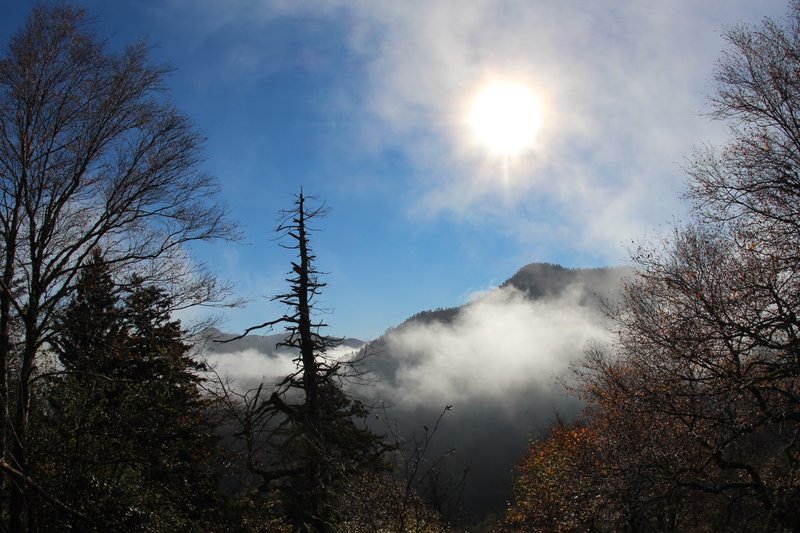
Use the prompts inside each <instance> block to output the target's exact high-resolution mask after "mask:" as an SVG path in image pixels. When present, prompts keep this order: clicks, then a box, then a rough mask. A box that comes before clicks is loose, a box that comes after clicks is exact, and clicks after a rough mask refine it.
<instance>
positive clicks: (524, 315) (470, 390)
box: [379, 285, 609, 410]
mask: <svg viewBox="0 0 800 533" xmlns="http://www.w3.org/2000/svg"><path fill="white" fill-rule="evenodd" d="M584 298H585V294H584V290H583V288H582V287H581V286H578V285H574V286H571V287H569V288H568V289H567V290H566V291H564V292H563V293H562V294H560V295H559V296H558V297H556V298H549V299H543V300H530V299H528V298H527V297H526V296H525V294H524V293H523V292H522V291H520V290H518V289H516V288H514V287H510V286H509V287H503V288H499V289H496V290H494V291H492V292H490V293H488V294H486V295H484V296H482V297H479V298H477V299H476V300H473V301H472V302H470V303H468V304H467V305H466V306H464V307H463V308H462V309H461V311H460V312H459V313H458V315H457V316H456V317H455V319H454V320H453V322H452V323H449V324H448V323H441V322H430V323H426V322H412V323H411V324H410V325H408V326H405V327H401V328H398V329H397V330H395V331H393V332H390V333H389V334H388V336H387V343H386V347H387V351H388V353H390V354H392V357H394V358H396V363H397V368H396V371H395V373H394V376H393V378H392V379H391V380H386V381H384V382H383V383H382V384H381V385H380V392H379V394H382V395H385V396H386V397H388V398H389V399H390V400H392V401H393V402H394V403H396V404H398V405H402V406H403V408H404V409H405V408H414V407H418V406H443V405H445V404H456V405H458V404H463V403H474V402H481V403H487V402H489V403H491V404H493V405H499V406H503V407H505V408H506V410H508V409H510V408H511V406H512V405H514V404H516V401H517V399H518V398H519V396H520V395H524V394H527V393H529V392H530V391H531V390H532V389H537V390H539V391H540V392H542V393H545V394H559V392H558V391H560V389H561V385H560V384H559V383H557V378H558V377H562V376H565V375H566V374H567V372H568V369H569V366H570V364H571V363H573V362H575V361H576V360H577V359H578V358H579V357H581V355H582V354H583V350H584V348H585V346H586V344H587V343H588V342H604V341H606V340H608V337H609V333H608V329H607V328H606V327H605V326H606V325H605V324H604V323H603V319H602V317H601V315H600V314H599V313H598V311H597V310H596V308H593V307H587V306H586V305H582V304H581V302H582V301H583V299H584Z"/></svg>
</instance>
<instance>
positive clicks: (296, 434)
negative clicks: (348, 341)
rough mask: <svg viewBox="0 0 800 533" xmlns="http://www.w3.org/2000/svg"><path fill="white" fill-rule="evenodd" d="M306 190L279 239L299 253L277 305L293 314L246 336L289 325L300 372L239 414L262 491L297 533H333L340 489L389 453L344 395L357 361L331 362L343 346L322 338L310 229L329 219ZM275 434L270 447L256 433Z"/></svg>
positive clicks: (254, 395) (287, 343)
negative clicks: (276, 499) (275, 495)
mask: <svg viewBox="0 0 800 533" xmlns="http://www.w3.org/2000/svg"><path fill="white" fill-rule="evenodd" d="M308 201H309V198H308V197H306V196H305V195H304V194H303V193H302V191H301V192H300V194H299V195H297V197H296V201H295V207H294V208H293V209H292V210H289V211H286V212H284V213H282V217H281V222H280V223H279V225H278V228H277V231H278V233H279V234H280V235H281V236H282V237H284V238H285V239H288V240H289V241H290V244H287V245H283V246H284V247H285V248H289V249H292V250H296V251H297V259H296V260H295V261H293V262H292V270H291V273H290V277H289V278H288V279H287V280H286V281H287V282H288V283H289V290H288V291H287V292H286V293H284V294H279V295H277V296H275V297H274V298H273V300H275V301H278V302H281V303H283V304H285V305H286V306H287V310H288V311H287V312H286V313H285V314H284V315H283V316H282V317H280V318H278V319H276V320H271V321H268V322H265V323H263V324H259V325H257V326H253V327H251V328H248V329H247V330H246V331H245V333H244V334H243V335H241V336H239V337H237V338H241V337H242V336H244V335H246V334H248V333H250V332H251V331H254V330H258V329H263V328H271V327H274V326H276V325H278V324H283V325H284V326H285V329H286V337H285V339H284V340H283V341H282V342H280V343H279V344H278V346H279V347H286V348H290V349H293V350H297V353H298V355H297V358H296V359H295V363H296V364H297V370H296V372H294V373H292V374H290V375H288V376H286V377H285V378H284V379H282V380H281V381H280V382H279V383H278V384H277V385H276V386H275V388H274V389H273V390H272V391H271V392H269V393H268V394H269V396H268V397H266V394H267V393H265V392H263V391H264V385H262V386H261V387H259V388H258V389H255V390H254V391H251V393H250V394H249V395H247V396H246V399H247V401H246V402H244V403H243V404H242V405H241V407H242V408H243V410H240V415H239V417H240V422H241V423H242V426H243V431H242V432H241V433H240V435H241V436H242V437H243V438H244V439H245V441H246V442H247V444H246V446H247V467H248V469H249V470H250V472H252V473H253V474H255V475H257V476H258V477H259V478H260V479H261V490H262V491H263V492H268V491H269V490H270V489H272V488H278V489H279V491H280V493H281V494H282V504H283V507H284V510H285V513H286V517H287V519H288V521H289V522H290V523H291V524H292V526H293V527H294V529H295V530H296V531H315V532H324V531H331V530H332V527H333V526H332V518H333V516H334V511H335V510H334V509H333V508H332V503H331V502H332V501H333V496H334V494H335V491H336V490H337V487H342V486H343V485H342V482H343V481H344V480H346V479H347V478H348V477H352V476H354V475H357V474H359V473H360V472H362V471H363V470H364V469H367V470H369V469H382V468H383V464H382V461H381V456H382V455H383V453H384V452H385V451H386V449H387V447H386V446H385V445H384V444H383V443H382V440H381V438H380V437H378V436H377V435H375V434H373V433H371V432H370V431H369V430H368V429H367V428H366V427H364V426H361V425H360V424H357V423H356V420H357V419H359V418H362V419H363V418H364V417H366V415H367V410H366V408H365V407H364V405H362V403H361V402H360V401H358V400H356V399H354V398H352V397H350V396H349V395H348V394H347V393H346V392H345V391H344V390H343V388H342V385H343V380H345V379H347V377H348V376H351V375H352V374H351V371H352V370H353V368H354V367H353V365H354V361H340V360H335V359H333V358H331V357H329V356H328V351H329V350H330V349H332V348H334V347H336V346H337V345H338V344H339V343H340V341H341V339H338V338H334V337H330V336H327V335H324V334H322V333H321V329H322V328H324V327H325V326H326V324H325V323H324V322H323V320H322V319H320V318H319V317H318V316H317V314H316V312H315V304H316V298H317V296H318V295H319V294H320V291H321V290H322V288H323V287H325V283H323V282H322V281H320V279H319V275H320V273H319V271H318V270H317V269H316V266H315V265H314V261H315V259H316V256H315V255H314V253H313V251H312V249H311V246H310V239H309V234H310V232H311V231H313V230H312V229H311V228H310V227H309V223H310V222H311V221H313V220H314V219H317V218H319V217H321V216H323V215H324V214H325V208H324V207H322V206H320V207H309V205H308ZM264 428H268V432H267V434H268V437H267V443H266V445H264V444H263V443H258V442H257V440H258V439H257V433H259V432H262V433H263V432H264Z"/></svg>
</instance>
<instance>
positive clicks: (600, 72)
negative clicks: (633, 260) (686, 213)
mask: <svg viewBox="0 0 800 533" xmlns="http://www.w3.org/2000/svg"><path fill="white" fill-rule="evenodd" d="M172 2H173V6H182V9H183V10H187V9H188V8H187V5H189V4H188V2H187V0H172ZM191 6H192V9H194V10H196V11H197V12H198V13H200V15H198V16H197V17H195V18H197V19H202V21H204V22H202V21H201V23H199V24H197V26H198V27H199V28H201V30H199V31H203V30H205V31H206V32H209V33H214V32H218V31H221V28H223V27H224V28H234V27H245V28H250V34H252V35H255V36H260V35H263V34H265V33H266V34H269V32H268V31H266V30H267V29H268V28H266V26H264V27H263V28H261V29H258V30H256V31H254V30H253V29H252V28H253V26H254V25H256V26H258V23H259V22H260V23H261V24H262V25H268V24H273V23H276V21H280V20H283V19H282V18H286V17H313V18H314V19H315V20H318V21H323V22H324V21H325V20H329V21H331V25H330V28H331V31H332V32H334V31H335V34H336V35H340V32H341V31H342V30H343V29H344V30H345V31H346V32H347V34H346V35H345V36H344V38H345V39H346V41H347V42H348V44H349V46H350V49H351V51H352V53H353V54H354V55H355V56H357V57H358V58H359V60H358V61H357V62H353V63H350V62H347V64H358V65H359V68H358V69H357V70H354V71H348V72H343V73H342V78H343V79H346V80H349V81H351V82H352V86H348V87H347V88H346V90H341V89H342V86H341V85H340V86H338V87H337V88H336V89H334V90H332V91H331V96H330V98H331V101H329V102H327V103H326V104H327V105H329V106H332V107H336V108H337V109H336V112H337V113H340V114H341V115H343V116H348V117H350V118H349V120H352V121H353V123H356V124H360V125H361V127H362V131H361V136H360V138H359V139H355V140H354V139H350V138H347V139H342V140H341V142H342V143H343V145H346V147H348V148H349V149H352V148H353V147H356V148H355V149H357V150H361V151H366V152H369V151H370V150H372V151H374V153H375V154H380V153H382V151H383V150H385V149H387V148H391V149H395V150H399V151H400V152H401V153H402V154H403V156H404V157H407V158H408V160H409V161H410V162H411V166H412V169H413V170H412V173H413V176H410V177H409V178H408V179H407V180H403V183H402V186H398V187H397V188H396V189H392V190H390V192H389V193H387V194H395V195H399V194H400V193H398V191H405V189H406V188H408V189H410V191H409V192H404V193H402V194H404V196H403V199H404V200H405V202H406V208H407V210H408V212H409V215H410V216H423V217H438V216H443V215H444V216H449V217H454V218H458V219H470V220H478V221H480V222H482V223H486V224H490V225H492V226H493V227H498V228H500V229H502V230H503V231H507V232H512V233H515V234H517V235H518V237H519V238H520V239H521V240H522V241H523V242H525V244H528V243H530V242H535V243H537V246H540V247H541V248H543V249H545V250H547V249H550V250H552V249H562V248H563V247H564V246H565V243H569V244H570V245H571V246H572V247H573V248H574V249H575V250H588V251H589V252H590V253H592V252H593V253H595V254H598V255H599V256H606V258H607V259H609V260H617V259H618V258H619V255H620V248H619V243H620V242H623V241H627V240H628V239H629V238H635V237H637V236H639V235H641V234H642V232H643V231H646V230H649V229H652V228H653V227H654V226H657V225H659V224H662V223H664V222H665V221H667V220H669V219H670V218H671V217H672V216H673V215H678V216H681V214H682V212H683V210H684V209H685V207H684V206H683V205H682V204H681V203H680V201H679V199H678V195H679V193H680V192H681V189H682V181H683V179H684V173H683V172H682V171H681V170H680V168H679V163H680V162H681V161H682V160H683V157H684V156H685V155H686V154H687V153H688V152H689V150H690V149H691V147H692V146H693V145H695V144H698V143H702V142H704V141H706V140H719V139H721V138H723V133H722V131H723V130H722V128H721V127H720V125H719V124H711V123H710V122H709V120H708V119H707V118H706V117H703V116H700V113H702V112H703V111H705V110H707V109H708V108H707V105H706V103H705V97H706V95H707V93H709V92H711V91H712V90H713V82H712V81H711V77H712V70H713V65H714V62H715V60H716V59H717V58H718V57H719V54H720V51H721V50H722V48H723V47H724V43H723V41H722V40H721V39H720V30H721V28H723V27H724V26H725V25H730V24H733V23H736V22H738V21H740V20H748V21H750V22H756V23H757V22H758V21H759V20H760V18H761V17H762V16H764V15H770V16H776V15H780V14H782V13H783V12H784V11H785V9H786V2H785V0H769V1H765V2H759V3H757V5H755V4H753V3H752V2H749V1H747V0H732V1H729V0H715V1H708V2H696V1H693V0H675V1H671V2H662V3H654V2H650V1H647V0H632V1H629V2H624V3H622V2H618V1H616V0H597V1H592V2H585V1H578V0H536V1H530V0H473V1H470V2H463V1H459V0H409V1H403V2H398V1H396V0H296V1H294V2H290V1H287V0H232V1H230V2H226V3H225V6H224V8H223V7H221V6H220V5H219V3H218V2H213V1H212V0H202V1H200V2H192V3H191ZM194 22H195V21H194V20H193V21H192V23H194ZM334 22H335V24H334ZM257 44H258V43H257V42H250V41H246V45H247V46H253V45H257ZM262 48H263V47H262ZM253 50H255V52H258V50H259V48H258V47H256V48H254V49H251V51H250V52H248V53H247V54H240V53H239V52H237V51H236V49H235V47H234V48H232V49H231V53H232V57H235V58H238V59H237V61H244V63H246V65H239V66H240V67H242V68H244V67H247V68H245V73H246V74H247V73H249V74H248V75H250V76H256V75H257V73H258V72H267V71H269V69H270V67H269V65H268V64H265V63H269V62H270V61H278V62H280V61H281V58H280V57H277V58H276V57H274V56H275V54H274V53H272V52H269V51H267V49H266V48H264V50H265V51H264V57H262V58H260V59H259V58H257V57H251V56H252V53H253ZM242 58H244V59H242ZM343 64H344V63H343ZM248 65H250V66H249V67H248ZM253 65H255V66H256V68H252V66H253ZM494 77H510V78H514V79H518V80H523V81H525V82H527V83H529V84H530V85H531V87H533V88H534V89H535V90H536V91H538V92H539V93H540V96H541V98H542V99H543V101H544V102H545V119H544V121H543V129H542V131H541V133H540V135H539V141H538V144H537V146H536V148H535V149H534V150H533V151H531V152H530V153H528V154H526V155H524V156H522V157H520V158H518V159H517V160H514V161H511V162H510V172H509V176H508V180H505V179H504V177H503V170H502V164H501V163H500V162H499V161H497V160H492V159H491V158H490V157H489V156H487V154H486V152H485V150H483V149H482V148H480V147H478V146H476V144H475V143H474V141H473V139H472V136H471V133H470V132H469V129H468V127H467V125H466V114H467V113H466V108H467V104H468V102H469V101H470V98H471V97H472V96H473V95H474V94H475V92H476V91H477V90H478V89H479V87H480V85H481V84H482V83H484V82H486V81H487V80H490V79H492V78H494ZM358 179H359V180H361V181H362V182H360V183H359V184H358V186H359V187H361V188H366V189H368V190H382V189H381V188H380V187H379V186H369V184H368V183H367V184H365V183H363V181H365V179H364V177H363V176H359V177H358ZM384 179H386V177H385V176H375V177H374V180H375V181H380V180H384ZM366 181H368V180H366ZM350 185H351V186H353V187H354V186H355V185H354V184H353V183H351V184H350Z"/></svg>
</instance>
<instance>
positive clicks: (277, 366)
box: [206, 346, 353, 384]
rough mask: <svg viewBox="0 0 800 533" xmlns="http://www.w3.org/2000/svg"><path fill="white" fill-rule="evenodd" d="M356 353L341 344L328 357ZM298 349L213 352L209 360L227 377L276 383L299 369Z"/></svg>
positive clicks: (244, 381)
mask: <svg viewBox="0 0 800 533" xmlns="http://www.w3.org/2000/svg"><path fill="white" fill-rule="evenodd" d="M352 354H353V349H352V348H350V347H347V346H341V347H338V348H335V349H332V350H329V351H328V353H327V357H328V358H330V359H333V360H340V359H346V358H348V357H350V356H351V355H352ZM296 357H297V355H296V353H295V352H290V351H286V350H282V351H278V352H276V353H275V354H274V355H271V356H270V355H267V354H264V353H262V352H260V351H258V350H256V349H247V350H239V351H234V352H224V353H209V354H207V355H206V361H207V362H208V363H209V364H210V365H211V366H212V367H213V368H214V370H215V371H216V372H217V373H218V374H219V375H220V376H221V377H223V378H232V379H233V380H234V382H238V383H240V384H249V383H254V382H266V383H270V382H274V381H276V380H278V379H281V378H283V377H285V376H287V375H289V374H291V373H292V372H295V371H296V370H297V365H296V363H295V361H294V359H295V358H296Z"/></svg>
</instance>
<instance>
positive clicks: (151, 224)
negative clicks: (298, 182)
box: [0, 5, 235, 532]
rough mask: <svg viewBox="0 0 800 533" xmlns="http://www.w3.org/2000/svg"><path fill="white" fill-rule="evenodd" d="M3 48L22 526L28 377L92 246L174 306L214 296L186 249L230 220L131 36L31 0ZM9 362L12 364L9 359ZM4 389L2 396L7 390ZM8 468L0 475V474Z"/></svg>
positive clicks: (11, 416) (0, 161)
mask: <svg viewBox="0 0 800 533" xmlns="http://www.w3.org/2000/svg"><path fill="white" fill-rule="evenodd" d="M7 50H8V52H7V54H6V55H5V56H4V57H3V58H2V59H0V250H2V260H1V261H2V266H1V267H0V429H2V439H0V455H2V456H3V458H4V459H5V460H4V462H3V463H2V464H9V465H10V466H11V467H12V468H13V469H16V471H18V472H19V473H20V474H21V477H20V476H17V475H12V476H11V479H10V481H11V483H10V486H11V497H10V499H11V501H10V510H9V519H10V521H9V526H8V529H9V530H10V531H14V532H19V531H22V530H24V529H25V527H26V525H25V517H26V493H27V488H26V487H27V486H28V484H27V483H26V482H23V481H21V480H24V479H28V477H29V473H30V472H29V464H28V453H27V452H28V448H29V442H28V426H29V417H30V410H31V402H32V390H31V383H32V380H33V379H34V378H35V375H36V372H37V364H38V362H39V361H40V356H41V353H42V348H43V346H44V345H45V342H46V339H47V338H48V336H49V334H50V332H51V330H52V326H53V319H54V317H55V316H56V314H57V313H58V312H59V309H60V308H61V307H62V306H63V304H64V303H65V301H66V299H67V295H68V293H69V290H70V287H71V286H72V285H73V284H74V281H75V279H76V276H77V275H78V273H79V272H80V270H81V268H82V265H83V264H84V263H85V262H86V260H87V259H88V258H89V257H90V256H91V253H92V250H93V249H94V248H95V247H96V246H98V245H99V246H101V247H102V248H103V251H104V255H105V259H106V262H107V263H108V264H109V266H110V268H111V269H112V270H114V271H116V272H122V271H125V270H128V271H134V270H139V271H140V272H141V273H143V275H146V277H147V279H148V281H150V282H156V283H158V284H159V286H162V287H165V288H168V289H169V291H170V293H171V295H172V299H171V301H172V305H173V306H175V307H179V306H187V305H192V304H196V303H200V302H219V301H220V298H221V297H222V294H223V293H224V289H225V287H220V286H218V285H217V284H216V283H215V281H214V279H213V278H212V277H211V276H209V275H208V274H207V273H206V272H205V271H204V270H203V269H202V268H201V267H198V266H197V265H193V264H192V263H191V262H188V261H187V260H186V259H185V258H186V255H185V253H184V251H183V246H184V245H185V244H186V243H188V242H191V241H196V240H208V239H215V238H228V237H232V236H234V234H235V228H234V227H233V226H232V225H231V224H230V223H229V222H228V220H227V217H226V213H225V210H224V209H223V208H222V207H221V206H220V205H219V204H217V203H216V202H215V201H214V199H215V197H216V193H217V185H216V182H215V181H214V180H213V179H211V178H209V177H208V176H206V175H203V174H201V173H199V172H198V170H197V166H198V161H199V157H200V155H199V154H200V148H201V145H202V142H203V138H202V137H201V136H200V135H199V134H198V133H197V132H196V131H195V130H194V129H193V126H192V124H191V122H190V121H189V120H188V119H187V118H186V117H185V116H183V115H181V114H180V113H179V112H178V111H176V110H175V109H174V108H173V107H172V106H171V105H170V104H169V103H168V102H167V101H166V99H165V98H164V95H163V76H164V74H165V73H166V72H167V69H166V68H165V67H163V66H160V65H154V64H152V63H151V62H150V60H149V58H148V48H147V46H145V45H144V44H143V43H136V44H134V45H132V46H129V47H128V48H126V49H125V50H123V51H122V52H119V53H109V52H107V51H106V50H104V47H103V41H102V39H100V38H99V37H98V36H96V35H95V34H94V33H93V32H92V30H91V28H90V27H89V26H88V25H87V22H86V17H85V14H84V12H83V11H82V10H80V9H75V8H70V7H64V6H58V5H55V6H38V7H34V9H33V11H32V13H31V15H30V17H29V19H28V22H27V24H26V25H25V27H23V28H22V29H21V31H20V32H19V33H17V34H16V35H15V36H14V37H13V38H12V40H11V42H10V44H9V46H8V48H7ZM12 370H13V371H12ZM11 399H13V400H14V401H13V403H12V402H11ZM3 479H6V477H5V476H4V477H3V478H0V480H3Z"/></svg>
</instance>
